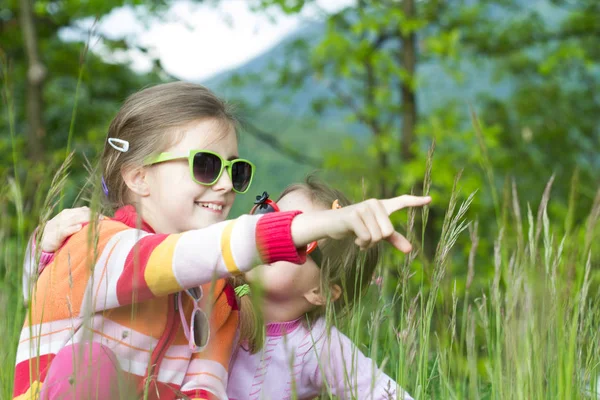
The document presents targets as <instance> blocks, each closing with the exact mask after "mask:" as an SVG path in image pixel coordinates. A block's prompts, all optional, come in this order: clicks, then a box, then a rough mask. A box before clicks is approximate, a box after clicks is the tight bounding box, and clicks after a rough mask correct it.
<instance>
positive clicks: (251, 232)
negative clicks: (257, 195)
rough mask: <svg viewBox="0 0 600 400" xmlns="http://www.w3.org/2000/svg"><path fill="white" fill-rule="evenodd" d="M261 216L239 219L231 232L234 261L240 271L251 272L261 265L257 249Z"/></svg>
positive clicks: (247, 216) (246, 216)
mask: <svg viewBox="0 0 600 400" xmlns="http://www.w3.org/2000/svg"><path fill="white" fill-rule="evenodd" d="M260 218H261V216H250V215H244V216H242V217H240V218H238V219H237V221H236V223H235V225H234V227H233V231H232V232H231V250H232V253H233V260H234V261H235V265H236V266H237V267H238V268H239V270H240V271H242V272H245V271H249V270H251V269H252V268H254V267H255V266H257V265H259V264H261V263H262V262H261V260H260V257H259V254H258V250H257V249H256V225H257V224H258V220H259V219H260Z"/></svg>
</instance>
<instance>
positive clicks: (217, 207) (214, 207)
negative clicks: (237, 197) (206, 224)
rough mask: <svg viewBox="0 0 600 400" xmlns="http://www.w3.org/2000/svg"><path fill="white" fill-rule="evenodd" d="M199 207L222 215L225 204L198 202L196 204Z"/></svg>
mask: <svg viewBox="0 0 600 400" xmlns="http://www.w3.org/2000/svg"><path fill="white" fill-rule="evenodd" d="M194 203H195V204H196V205H197V206H199V207H202V208H205V209H207V210H208V211H211V212H214V213H217V214H221V213H222V212H223V206H224V205H223V204H221V203H211V202H203V201H196V202H194Z"/></svg>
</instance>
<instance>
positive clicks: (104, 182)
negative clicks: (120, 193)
mask: <svg viewBox="0 0 600 400" xmlns="http://www.w3.org/2000/svg"><path fill="white" fill-rule="evenodd" d="M102 191H103V192H104V195H105V196H106V197H108V186H106V181H105V180H104V177H102Z"/></svg>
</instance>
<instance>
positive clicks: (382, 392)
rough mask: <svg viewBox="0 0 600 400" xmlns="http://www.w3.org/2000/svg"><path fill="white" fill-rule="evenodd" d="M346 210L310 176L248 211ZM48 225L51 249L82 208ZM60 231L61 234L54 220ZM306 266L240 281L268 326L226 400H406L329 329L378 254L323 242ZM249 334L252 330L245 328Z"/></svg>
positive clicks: (246, 352)
mask: <svg viewBox="0 0 600 400" xmlns="http://www.w3.org/2000/svg"><path fill="white" fill-rule="evenodd" d="M334 204H335V207H336V208H337V207H341V206H346V207H347V206H349V205H350V202H349V201H348V200H347V198H346V197H345V196H344V195H343V194H342V193H341V192H339V191H338V190H335V189H332V188H330V187H328V186H327V185H325V184H323V183H321V182H319V181H317V180H316V179H315V178H313V177H309V178H308V179H307V180H306V182H305V183H302V184H293V185H290V186H289V187H288V188H286V189H285V190H284V192H283V193H282V194H281V196H280V197H279V200H278V201H277V203H275V202H273V201H272V200H270V199H268V196H264V195H263V197H262V198H261V199H260V200H258V202H257V205H256V206H255V207H254V209H253V210H252V213H253V214H268V213H274V212H285V211H290V210H300V211H304V212H311V211H316V210H327V209H331V208H332V205H334ZM63 213H65V214H64V215H59V216H57V217H55V218H54V219H53V220H51V221H50V222H49V223H48V225H47V227H46V231H50V232H56V233H55V234H53V235H46V231H45V232H44V238H47V239H46V243H43V244H42V246H43V247H44V246H45V247H44V248H46V249H47V250H49V251H52V250H53V249H54V248H56V246H57V245H56V243H50V239H49V238H48V237H53V238H55V240H58V241H59V242H60V241H62V240H64V239H65V238H66V237H67V236H68V234H67V233H68V232H69V231H71V230H72V229H73V226H75V229H76V228H77V227H76V225H77V224H79V223H80V222H81V221H83V220H86V218H87V215H88V214H89V212H87V211H86V210H85V209H79V210H77V209H75V210H65V211H63ZM60 222H62V223H61V225H62V232H58V230H59V229H58V227H57V225H58V223H60ZM307 251H308V257H307V259H306V262H305V263H304V264H303V265H295V264H292V263H289V262H285V261H282V262H275V263H271V264H269V265H262V266H259V267H257V268H255V269H253V270H251V271H249V272H247V273H246V274H245V278H246V279H247V280H249V281H250V282H252V283H257V284H258V285H260V286H261V287H262V289H263V297H262V298H261V301H262V304H261V306H262V307H261V308H262V312H263V315H264V318H265V320H266V322H267V325H266V329H265V331H266V342H265V343H264V344H263V343H260V346H261V347H262V348H258V349H257V348H256V345H255V344H256V343H254V342H253V339H251V340H250V342H243V343H242V346H241V347H239V348H238V350H237V351H236V352H235V353H234V358H233V360H232V365H231V372H230V375H229V384H228V387H227V395H228V396H229V399H230V400H246V399H291V398H292V393H295V395H296V396H297V398H299V399H309V398H314V397H315V396H318V395H319V394H320V393H323V392H330V393H331V394H333V395H335V396H337V397H338V398H340V399H350V398H359V399H397V398H402V399H411V397H410V396H409V395H408V394H406V393H405V392H404V391H403V390H402V388H400V387H399V386H398V385H397V384H396V382H394V381H393V380H392V379H391V378H390V377H389V376H387V375H385V374H384V373H383V372H382V371H380V370H378V369H377V368H376V365H374V363H373V362H372V360H370V359H368V358H366V357H365V356H364V355H363V354H362V353H361V352H360V351H359V350H358V349H357V348H356V346H354V344H353V343H352V342H351V341H350V339H348V337H346V336H345V335H343V334H342V333H341V332H339V331H338V330H337V329H336V328H335V327H329V328H328V327H327V325H326V322H325V318H324V312H325V304H326V302H328V301H332V302H333V304H334V306H335V310H336V314H337V315H338V316H339V315H340V314H342V313H348V312H349V311H350V310H351V308H352V305H353V303H354V302H355V301H356V300H357V298H358V297H359V296H360V295H361V294H362V292H363V291H364V289H365V288H366V287H367V285H368V284H369V283H370V282H371V277H372V275H373V271H374V269H375V266H376V264H377V261H378V249H377V247H372V248H370V249H368V250H367V251H366V252H362V254H361V252H359V250H358V247H357V246H356V245H355V244H354V243H353V241H352V240H351V239H348V238H346V239H343V240H322V241H320V242H318V244H317V243H312V244H309V246H308V249H307ZM240 283H242V285H240V286H238V287H237V288H236V292H237V293H239V294H241V295H242V297H241V301H243V302H246V303H248V302H249V303H251V300H249V299H248V296H247V295H246V293H248V288H247V286H248V285H246V284H243V281H242V282H240ZM246 328H247V329H250V330H252V328H251V327H246Z"/></svg>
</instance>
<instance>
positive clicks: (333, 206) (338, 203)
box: [331, 199, 342, 210]
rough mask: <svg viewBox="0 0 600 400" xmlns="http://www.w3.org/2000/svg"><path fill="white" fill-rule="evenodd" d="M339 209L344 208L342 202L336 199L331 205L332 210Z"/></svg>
mask: <svg viewBox="0 0 600 400" xmlns="http://www.w3.org/2000/svg"><path fill="white" fill-rule="evenodd" d="M338 208H342V206H340V201H339V200H338V199H335V200H334V201H333V203H331V209H332V210H337V209H338Z"/></svg>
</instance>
